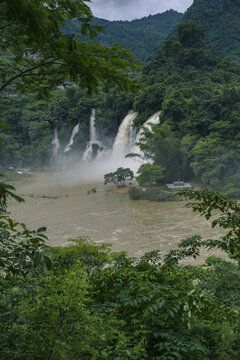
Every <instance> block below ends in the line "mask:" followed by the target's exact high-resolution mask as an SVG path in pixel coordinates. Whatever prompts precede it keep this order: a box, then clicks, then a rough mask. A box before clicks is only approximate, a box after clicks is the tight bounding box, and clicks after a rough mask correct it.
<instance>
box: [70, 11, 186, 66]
mask: <svg viewBox="0 0 240 360" xmlns="http://www.w3.org/2000/svg"><path fill="white" fill-rule="evenodd" d="M182 17H183V14H181V13H178V12H177V11H174V10H169V11H166V12H164V13H162V14H157V15H150V16H147V17H144V18H142V19H137V20H132V21H108V20H104V19H98V18H95V19H94V20H93V24H94V25H99V26H103V27H104V31H103V32H102V33H100V34H99V36H98V39H97V42H99V43H100V44H103V45H107V46H112V45H114V44H116V43H118V44H120V45H123V46H124V47H125V48H126V49H127V50H130V51H131V52H132V53H133V54H134V56H135V57H136V58H138V59H140V60H141V61H145V60H146V59H147V58H149V56H150V55H151V54H152V52H153V51H154V50H155V49H156V48H157V47H159V46H160V45H161V44H162V43H163V42H164V40H165V38H166V36H167V34H168V33H169V32H170V31H172V29H173V28H174V26H175V25H176V24H178V23H179V22H180V21H181V19H182ZM64 32H65V33H67V34H76V35H79V34H80V23H79V22H78V21H77V20H75V21H73V22H67V24H66V27H65V29H64Z"/></svg>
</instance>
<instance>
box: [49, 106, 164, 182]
mask: <svg viewBox="0 0 240 360" xmlns="http://www.w3.org/2000/svg"><path fill="white" fill-rule="evenodd" d="M136 117H137V113H136V112H134V111H131V110H130V111H129V112H128V114H127V115H126V116H125V117H124V119H123V121H122V123H121V124H120V126H119V129H118V132H117V135H116V137H115V140H114V142H113V146H112V148H108V147H107V146H106V145H105V143H104V141H103V140H102V139H101V138H100V137H99V135H98V133H97V129H96V127H95V109H92V113H91V116H90V119H89V138H90V140H89V142H88V143H87V145H86V148H85V150H84V152H83V153H82V154H76V153H74V154H72V153H71V147H72V145H73V143H74V137H75V135H76V134H77V132H78V131H79V124H77V125H75V126H74V128H73V130H72V133H71V136H70V140H69V143H68V144H67V145H66V146H65V148H64V151H63V155H62V156H61V155H58V157H56V163H57V169H58V170H60V171H61V181H64V182H65V183H69V184H71V183H79V182H83V183H85V182H94V181H99V182H102V181H103V179H104V175H105V174H106V173H109V172H114V171H116V170H117V168H119V167H124V168H130V169H131V170H132V171H133V172H134V173H136V172H137V170H138V168H139V167H140V165H141V164H142V163H143V162H144V161H143V159H142V157H143V154H142V152H141V150H140V148H139V146H138V145H137V143H138V142H139V140H140V139H141V136H142V134H143V129H142V128H141V129H140V130H139V131H138V132H137V129H136V128H135V127H134V120H135V119H136ZM159 117H160V112H157V113H155V114H153V115H152V116H151V117H150V118H149V119H147V121H146V122H145V123H144V124H143V127H147V128H148V129H151V124H158V123H159ZM56 136H57V133H55V132H54V139H53V144H55V143H56ZM59 146H60V143H59V140H58V147H59ZM56 147H57V146H55V148H54V149H56ZM54 149H53V151H54ZM65 153H67V154H66V155H65ZM129 153H136V154H138V155H140V156H139V157H136V158H135V157H134V158H131V157H129V158H126V155H127V154H129ZM54 154H56V152H55V151H54Z"/></svg>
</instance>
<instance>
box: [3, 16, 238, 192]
mask: <svg viewBox="0 0 240 360" xmlns="http://www.w3.org/2000/svg"><path fill="white" fill-rule="evenodd" d="M179 33H180V41H173V40H167V41H166V42H165V43H164V44H163V46H162V47H161V48H160V49H159V50H158V51H157V52H155V55H154V56H153V58H152V59H151V61H150V62H148V63H147V64H146V65H145V67H144V69H143V73H142V77H141V81H143V82H145V83H146V84H147V85H146V89H145V91H140V92H138V93H136V94H126V93H124V92H122V93H118V94H117V93H116V92H115V91H114V90H112V91H110V92H108V93H106V92H104V91H101V92H100V93H99V94H97V95H94V96H92V97H91V96H88V95H87V94H86V93H84V92H83V91H82V90H81V89H78V88H76V87H75V88H68V89H67V90H66V91H60V90H59V91H56V92H55V93H54V97H53V100H52V103H51V104H46V103H44V102H36V100H35V99H34V98H33V97H32V98H31V97H28V98H22V97H15V98H2V99H0V107H1V109H2V116H3V118H4V119H5V120H6V122H7V123H9V124H10V125H11V131H10V132H9V131H8V130H4V131H2V134H1V138H0V142H1V146H0V148H1V159H2V163H3V164H9V162H10V161H11V159H12V161H14V162H15V163H19V162H22V164H26V165H30V166H32V165H36V163H37V161H38V162H39V163H40V164H44V163H46V160H48V159H49V158H50V155H51V153H52V139H53V133H54V129H55V128H56V127H57V128H58V131H59V139H60V143H61V144H62V150H60V151H62V152H63V149H64V146H66V145H67V143H68V141H69V137H70V135H71V131H72V129H73V127H74V126H75V125H76V124H77V123H79V124H80V125H79V132H78V134H77V135H76V137H75V139H74V146H73V147H72V151H73V153H74V152H75V153H76V154H77V156H78V158H81V153H82V151H83V149H84V148H85V146H86V142H87V141H88V140H89V117H90V114H91V109H92V108H95V109H96V123H95V124H96V126H97V131H98V134H99V136H100V137H101V139H102V140H103V141H104V142H105V139H106V138H108V139H109V138H112V139H114V136H115V135H116V132H117V130H118V128H119V125H120V123H121V121H122V119H123V118H124V116H125V115H126V114H127V112H128V110H130V109H133V110H134V111H136V112H138V117H137V118H136V120H135V125H136V126H137V127H138V126H140V125H142V124H143V123H144V122H145V121H146V120H147V119H148V118H149V116H151V115H152V114H153V113H155V112H157V111H159V110H161V125H160V126H156V127H155V128H154V129H153V131H152V133H151V134H150V133H147V134H146V136H145V140H146V141H145V143H144V142H143V145H142V150H143V151H144V152H145V154H146V156H147V158H149V159H151V160H152V162H153V163H154V164H156V165H159V166H161V167H163V168H164V171H165V172H164V174H165V177H164V179H163V182H166V181H172V180H174V179H176V178H185V179H187V180H193V179H195V180H199V181H201V182H202V183H204V184H206V185H210V186H211V187H213V188H217V189H221V190H223V191H225V192H226V193H227V195H229V196H232V197H238V196H240V190H239V173H240V160H239V159H240V150H239V137H240V125H239V124H240V117H239V114H240V101H239V99H240V87H239V83H240V65H238V64H237V63H236V62H233V61H231V60H230V59H227V58H222V57H220V56H217V55H215V54H214V53H213V52H212V51H210V50H207V49H206V48H205V46H204V38H203V34H204V29H203V27H202V26H201V25H197V24H195V23H192V22H190V23H189V22H186V23H182V24H181V25H179ZM183 34H185V35H186V34H188V36H185V37H184V36H183ZM146 90H147V92H146ZM40 134H41V136H39V135H40ZM105 144H107V145H108V146H111V143H110V144H109V143H106V142H105Z"/></svg>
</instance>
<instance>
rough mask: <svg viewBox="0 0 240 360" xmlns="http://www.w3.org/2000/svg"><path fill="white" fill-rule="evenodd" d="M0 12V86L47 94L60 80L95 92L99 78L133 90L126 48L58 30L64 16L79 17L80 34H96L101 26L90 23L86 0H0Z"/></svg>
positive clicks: (131, 66) (131, 63)
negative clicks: (60, 0)
mask: <svg viewBox="0 0 240 360" xmlns="http://www.w3.org/2000/svg"><path fill="white" fill-rule="evenodd" d="M0 14H1V15H0V50H1V51H3V52H4V56H3V57H1V60H2V61H1V66H0V81H1V84H0V91H3V90H6V89H8V88H9V86H10V90H11V89H14V90H16V91H17V92H36V93H37V94H38V96H39V97H43V96H45V97H46V96H47V95H49V93H50V91H51V90H53V89H54V88H55V87H56V85H61V84H63V83H64V82H65V81H71V82H75V83H77V84H80V85H81V87H83V88H87V89H88V91H89V92H96V91H97V89H98V88H99V85H100V84H101V83H104V84H105V86H106V87H109V86H113V85H114V86H116V87H117V88H118V89H127V90H134V89H136V87H137V83H136V81H134V80H132V79H130V78H129V76H128V73H129V72H130V71H132V70H133V69H135V68H136V61H135V60H134V58H133V57H132V55H131V53H130V52H128V51H126V50H125V49H124V48H123V47H121V46H118V45H114V46H112V47H111V48H108V47H106V46H104V45H100V44H96V43H90V42H86V41H82V40H79V39H77V38H76V37H75V36H74V35H70V36H67V35H64V34H63V33H62V31H61V26H63V25H64V24H65V21H66V20H73V19H78V20H79V21H80V24H81V26H80V32H81V35H83V36H85V35H87V34H89V36H90V37H91V38H96V37H97V33H98V32H99V31H101V30H102V28H101V27H99V26H94V25H91V24H90V21H91V19H92V13H91V10H90V8H89V7H88V6H87V4H86V1H83V0H79V1H77V2H74V3H72V1H70V0H67V1H64V2H63V3H61V5H60V6H59V4H58V1H55V0H54V1H50V0H47V1H43V0H41V1H36V0H33V1H23V0H19V1H18V0H17V1H15V0H14V1H12V0H11V1H10V0H4V1H2V2H1V11H0ZM34 79H37V80H38V81H37V82H36V81H33V80H34Z"/></svg>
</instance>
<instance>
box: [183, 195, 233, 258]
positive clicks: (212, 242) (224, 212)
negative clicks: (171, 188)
mask: <svg viewBox="0 0 240 360" xmlns="http://www.w3.org/2000/svg"><path fill="white" fill-rule="evenodd" d="M178 195H180V196H184V197H188V198H189V199H190V200H194V202H191V203H189V204H188V205H187V206H189V207H192V209H193V211H195V212H196V211H197V212H199V213H200V214H201V215H203V216H205V218H206V219H207V220H209V219H210V218H211V217H212V215H213V212H214V217H216V210H218V212H220V216H219V217H216V218H215V219H214V220H213V221H212V227H215V226H217V225H218V226H219V227H220V228H223V229H226V230H227V232H226V233H225V234H224V235H223V236H222V237H221V238H220V239H209V240H206V241H203V240H201V238H200V237H195V238H194V239H193V240H192V239H190V241H189V242H188V241H186V242H183V243H182V244H181V247H183V248H185V250H186V249H187V248H188V249H189V248H191V251H193V252H194V253H195V254H198V253H199V248H200V247H206V248H208V249H211V248H214V247H217V248H219V249H221V250H223V251H225V252H226V253H227V254H228V255H229V257H230V258H231V259H234V260H236V261H237V262H240V243H239V238H240V221H239V218H240V207H239V205H238V203H237V201H235V200H230V199H228V198H227V197H225V196H223V195H222V194H221V193H219V192H216V191H211V190H208V189H205V190H195V191H194V190H181V191H180V192H179V193H178Z"/></svg>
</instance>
